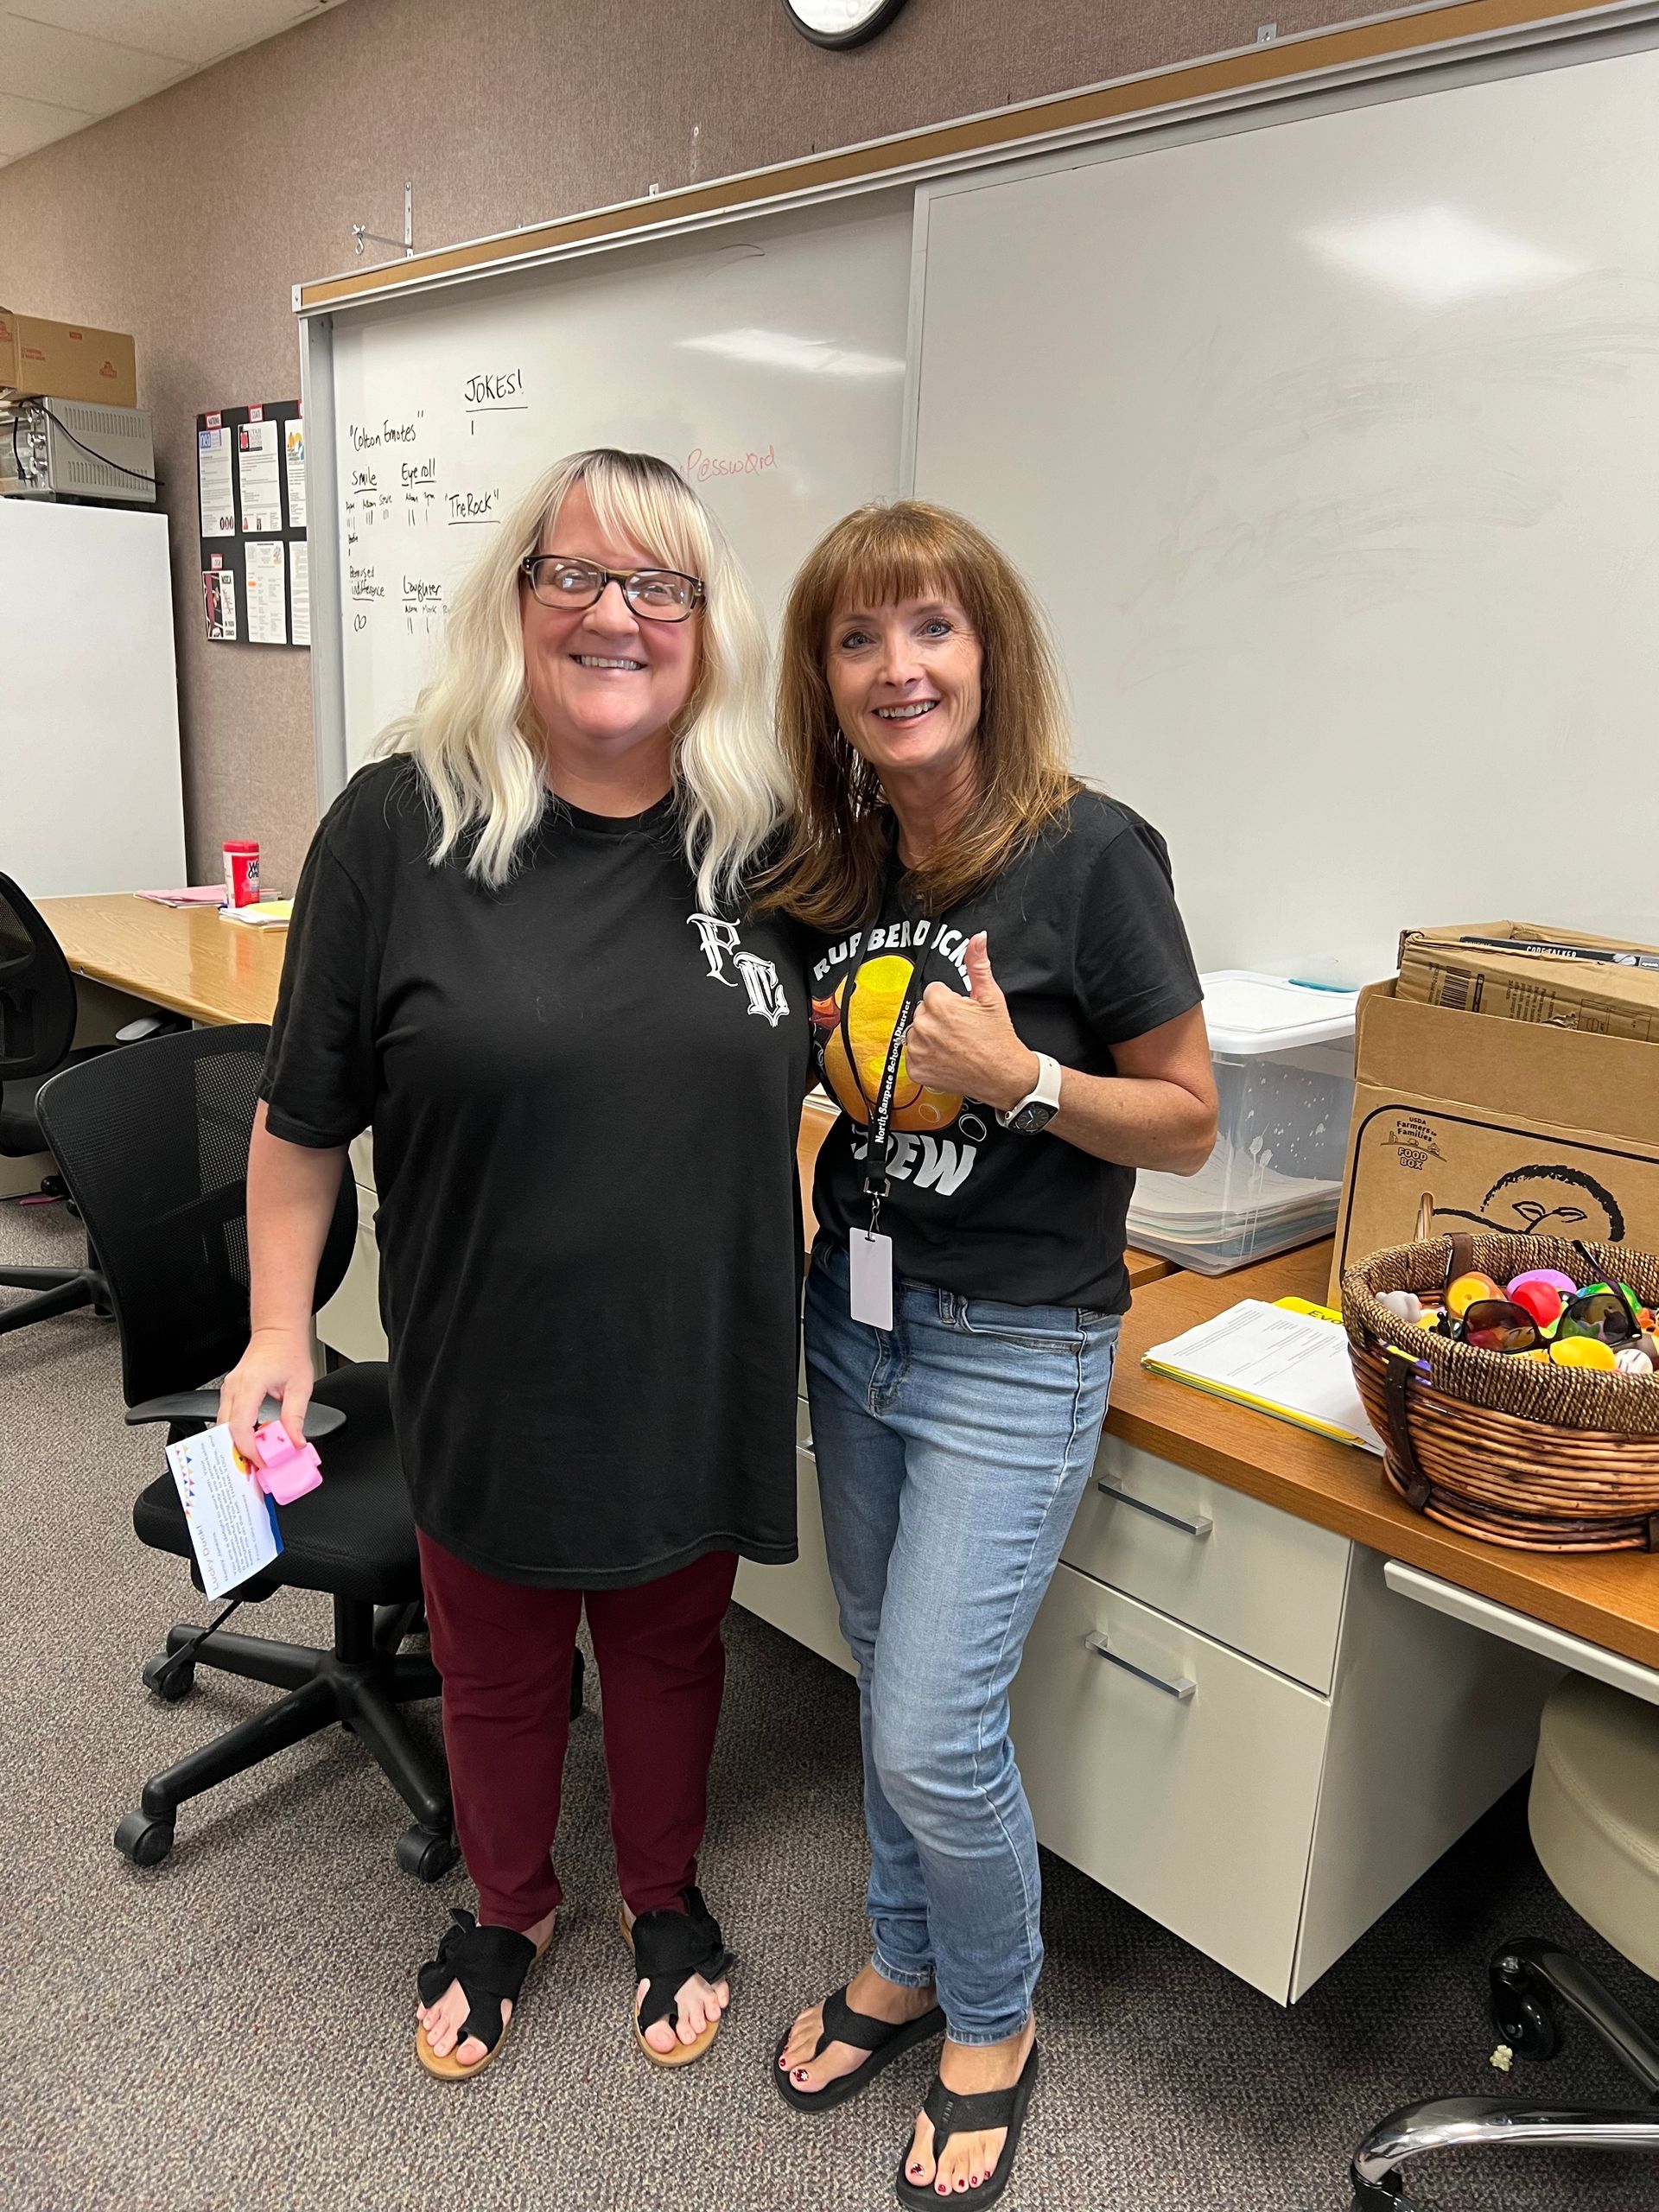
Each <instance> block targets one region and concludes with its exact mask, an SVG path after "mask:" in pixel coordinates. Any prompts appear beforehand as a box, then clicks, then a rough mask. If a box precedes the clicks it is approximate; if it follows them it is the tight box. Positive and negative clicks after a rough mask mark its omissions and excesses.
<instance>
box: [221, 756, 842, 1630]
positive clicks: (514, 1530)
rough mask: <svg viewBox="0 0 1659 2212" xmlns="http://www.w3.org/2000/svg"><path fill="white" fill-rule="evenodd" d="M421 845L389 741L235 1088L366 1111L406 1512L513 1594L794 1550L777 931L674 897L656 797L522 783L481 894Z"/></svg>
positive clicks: (794, 945) (321, 1124)
mask: <svg viewBox="0 0 1659 2212" xmlns="http://www.w3.org/2000/svg"><path fill="white" fill-rule="evenodd" d="M430 836H431V822H430V817H429V813H428V810H427V802H426V798H425V794H424V789H423V785H422V783H421V779H420V777H419V774H418V772H417V771H416V768H415V767H414V766H413V765H412V764H411V763H410V762H409V761H406V760H391V761H385V762H383V763H380V764H378V765H377V766H373V767H370V768H367V769H365V770H364V771H363V772H361V773H360V774H359V775H358V776H357V777H355V778H354V779H353V781H352V783H351V784H350V785H348V786H347V788H346V791H344V792H343V793H342V794H341V796H340V798H339V799H338V800H336V802H335V804H334V806H333V807H332V808H331V809H330V810H329V812H328V814H327V817H326V819H325V820H324V821H323V823H322V824H321V828H320V829H319V830H318V831H317V835H316V837H315V841H314V842H313V844H312V847H311V851H310V854H309V855H308V858H307V861H306V864H305V870H304V874H303V875H302V878H301V881H300V888H299V892H298V895H297V899H296V907H295V915H294V922H293V926H292V928H291V930H290V931H289V946H288V954H287V958H286V960H285V962H284V964H283V984H282V996H281V1000H280V1002H279V1004H278V1007H277V1018H276V1023H275V1026H274V1028H273V1030H272V1033H271V1044H270V1058H269V1059H268V1061H267V1063H266V1067H265V1074H264V1085H263V1088H264V1095H265V1096H266V1098H267V1100H268V1102H269V1103H268V1108H267V1112H268V1118H269V1122H270V1128H271V1130H272V1131H273V1132H274V1134H275V1135H277V1136H279V1137H284V1138H286V1139H287V1140H288V1141H289V1142H290V1143H293V1144H302V1145H313V1146H329V1145H340V1144H344V1143H346V1141H347V1140H348V1139H350V1138H352V1137H353V1136H355V1135H357V1134H358V1132H359V1130H360V1129H363V1128H367V1127H369V1126H370V1125H371V1124H372V1128H373V1133H374V1167H375V1182H376V1185H377V1188H378V1211H377V1214H376V1219H375V1230H376V1236H377V1238H378V1243H379V1248H380V1305H381V1313H382V1315H383V1318H384V1319H385V1325H386V1332H387V1335H388V1337H389V1338H390V1340H391V1394H392V1412H393V1416H394V1421H395V1424H396V1428H397V1445H398V1450H399V1452H400V1453H401V1455H402V1458H403V1463H404V1471H405V1472H406V1474H407V1475H408V1477H409V1480H410V1488H411V1491H412V1492H413V1497H414V1505H415V1517H416V1522H418V1524H419V1526H420V1527H421V1528H422V1529H423V1530H424V1531H425V1532H426V1533H427V1534H428V1535H430V1536H432V1537H434V1538H435V1540H436V1541H437V1542H439V1543H440V1544H442V1545H443V1546H444V1547H445V1548H446V1549H448V1550H449V1551H452V1552H454V1553H455V1554H458V1555H459V1556H460V1557H461V1559H463V1560H466V1561H467V1564H468V1565H469V1566H472V1567H477V1568H478V1569H480V1572H482V1573H486V1574H494V1575H498V1576H500V1577H502V1578H504V1579H505V1580H508V1581H513V1582H527V1583H538V1584H545V1585H552V1586H572V1587H576V1588H604V1587H607V1586H622V1585H626V1584H629V1583H637V1582H645V1581H649V1580H653V1579H654V1578H656V1577H657V1576H658V1575H663V1574H667V1573H671V1572H672V1571H673V1570H674V1569H675V1568H677V1567H684V1566H686V1565H688V1564H689V1563H690V1561H691V1560H695V1559H696V1558H697V1557H698V1556H699V1555H700V1554H702V1553H704V1552H709V1551H715V1550H732V1551H737V1552H740V1553H741V1554H743V1555H744V1556H745V1557H746V1558H748V1559H753V1560H764V1561H785V1560H791V1559H793V1558H794V1556H795V1395H796V1358H797V1350H796V1316H797V1311H798V1293H799V1285H800V1279H801V1265H800V1259H801V1255H800V1225H799V1206H798V1194H797V1189H796V1170H795V1136H796V1130H797V1126H798V1120H799V1109H800V1103H801V1096H802V1093H803V1091H804V1088H805V1085H806V1083H807V1081H808V1080H809V1077H808V1053H809V1046H808V1020H807V997H806V992H805V988H804V986H805V951H804V944H805V941H804V938H803V937H802V935H801V934H800V933H799V932H798V931H797V930H796V929H795V928H794V926H793V925H791V924H790V923H787V922H785V921H783V920H781V919H779V918H777V917H775V916H760V917H754V918H751V917H744V918H741V920H740V921H737V922H734V921H732V920H730V919H728V918H725V917H722V916H720V915H715V914H708V913H702V912H699V911H698V902H697V898H696V886H695V883H694V881H693V880H692V877H691V875H690V872H689V870H688V869H687V867H686V864H685V859H684V855H683V851H682V849H681V844H680V837H679V831H678V828H677V823H676V822H675V819H674V815H673V808H672V804H671V802H670V801H667V800H665V801H664V802H663V804H661V805H660V806H657V807H653V808H652V810H650V811H649V812H648V813H646V814H643V815H640V816H638V817H634V818H632V819H629V820H611V819H608V818H607V817H601V816H597V815H590V814H584V813H581V812H579V811H577V810H575V809H573V808H569V807H565V806H563V805H561V804H558V803H557V802H556V801H553V800H550V801H549V804H548V806H547V808H546V810H545V812H544V814H543V818H542V822H541V825H540V827H539V829H538V830H537V834H536V836H535V837H534V839H533V840H532V842H531V847H530V849H529V850H528V851H527V853H526V854H525V855H524V861H523V863H522V865H521V867H520V868H519V871H518V874H516V875H515V876H514V878H513V879H512V881H511V882H510V883H509V884H508V885H507V887H505V889H504V890H502V891H500V892H498V893H491V892H487V891H484V890H481V889H480V888H479V887H477V886H476V885H474V884H473V883H472V882H471V881H470V880H468V879H467V876H466V874H464V872H463V870H462V868H461V867H460V866H459V865H458V864H457V863H456V862H455V861H454V859H453V858H452V859H451V860H450V861H447V862H446V863H445V864H444V866H443V867H442V868H433V867H432V866H431V864H430V863H429V861H428V859H427V857H426V855H427V851H428V849H429V842H430ZM323 1471H324V1477H325V1479H326V1478H327V1446H326V1445H325V1446H323Z"/></svg>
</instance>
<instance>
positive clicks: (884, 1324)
mask: <svg viewBox="0 0 1659 2212" xmlns="http://www.w3.org/2000/svg"><path fill="white" fill-rule="evenodd" d="M847 1257H848V1261H849V1264H850V1268H851V1272H852V1294H853V1295H852V1308H853V1319H854V1320H855V1321H862V1322H863V1323H864V1324H865V1325H866V1327H868V1328H871V1329H891V1328H892V1326H893V1239H892V1237H891V1236H881V1235H880V1233H879V1232H878V1233H877V1234H876V1235H875V1236H871V1234H870V1232H869V1230H868V1229H855V1230H854V1231H853V1233H852V1235H851V1236H849V1238H848V1240H847Z"/></svg>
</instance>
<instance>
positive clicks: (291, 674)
mask: <svg viewBox="0 0 1659 2212" xmlns="http://www.w3.org/2000/svg"><path fill="white" fill-rule="evenodd" d="M1376 12H1377V10H1376V4H1375V0H1371V3H1370V4H1360V3H1359V0H1347V4H1344V0H1027V4H1026V5H1023V6H1016V5H1014V4H1011V0H911V5H910V7H909V8H908V10H906V13H905V14H904V15H903V16H901V17H900V18H899V22H898V23H897V24H896V25H895V26H894V28H893V29H892V30H891V31H889V32H888V33H887V34H886V35H884V36H882V37H881V38H880V39H878V40H877V41H875V42H874V44H873V45H870V46H868V47H866V48H861V49H859V50H857V51H855V52H854V53H851V54H826V53H824V52H822V51H821V50H819V49H818V48H815V47H812V46H810V45H809V44H808V43H807V41H805V40H804V39H802V38H801V37H799V36H798V34H797V33H796V32H795V31H793V30H792V29H791V28H790V26H789V24H788V22H786V21H785V16H784V14H783V10H782V9H781V7H780V6H779V0H656V4H655V5H654V6H653V5H651V4H648V0H469V4H468V5H467V6H466V7H456V6H454V4H453V0H346V5H345V6H343V7H341V8H339V9H337V10H334V11H332V12H331V13H329V14H327V15H326V16H320V17H318V18H317V20H316V21H315V22H310V23H307V24H304V25H302V27H301V28H300V29H296V30H293V31H290V32H288V33H286V34H285V35H283V36H282V37H280V38H277V39H274V40H272V41H270V43H269V44H267V45H264V46H260V47H256V48H253V49H252V50H251V52H249V53H246V54H238V55H237V56H235V57H234V58H233V59H232V60H229V61H226V62H224V63H222V64H221V65H220V66H219V67H218V68H216V69H213V70H211V71H209V72H208V73H207V74H205V75H203V76H200V77H194V78H191V79H188V80H187V81H186V82H185V83H183V84H181V85H179V86H175V88H173V89H172V90H170V91H168V92H162V93H161V94H159V95H158V96H157V97H156V99H150V100H146V101H145V102H144V103H143V105H141V106H138V107H136V108H130V109H128V110H127V111H125V112H124V113H123V114H120V115H117V116H113V117H111V118H110V119H109V120H108V121H106V122H104V123H101V124H97V125H95V126H94V127H93V128H92V129H91V130H85V131H82V132H80V133H79V135H78V136H77V137H73V138H67V139H64V140H61V141H60V142H59V143H57V144H55V145H53V146H49V147H48V148H46V149H44V150H43V151H42V152H41V153H39V154H35V155H33V156H29V158H28V159H27V160H24V161H21V162H13V163H12V164H10V166H9V167H7V168H0V242H3V244H0V299H3V300H4V302H5V303H6V304H7V305H8V306H10V307H12V308H16V309H18V310H20V311H22V312H23V313H26V314H35V315H55V316H62V317H64V318H66V319H73V320H76V321H86V322H92V323H97V324H101V325H103V326H104V327H110V328H114V329H118V330H126V331H130V332H131V333H132V334H134V336H135V337H136V338H137V345H138V378H139V394H138V396H139V401H140V404H142V405H143V406H145V407H147V408H149V410H150V411H151V412H152V414H153V415H154V416H155V418H156V456H157V461H158V465H159V469H160V473H161V474H162V478H163V480H164V489H163V494H162V496H163V499H164V502H165V505H166V506H167V509H168V513H169V515H170V516H171V518H172V525H173V542H174V568H175V602H176V607H177V615H176V621H177V627H178V645H179V670H180V680H181V690H182V715H183V724H184V759H185V794H186V802H185V803H186V816H187V826H188V835H189V842H190V853H191V860H192V874H193V876H194V878H195V879H197V880H201V879H203V878H207V879H210V880H211V878H213V876H215V875H216V874H217V873H218V848H219V842H220V840H221V839H222V838H224V837H226V836H257V838H258V839H259V841H260V843H261V846H262V848H263V851H264V873H265V877H266V880H267V882H268V883H270V884H271V885H273V886H277V887H281V888H283V889H287V888H289V887H291V885H292V883H293V880H294V876H295V874H296V870H297V868H298V866H299V862H300V859H301V856H302V854H303V852H304V849H305V845H306V842H307V840H308V837H309V836H310V833H311V829H312V826H313V823H314V821H315V804H314V800H313V783H312V769H311V715H310V690H309V671H308V656H307V655H306V654H305V653H304V652H297V651H290V650H289V649H287V648H283V647H275V646H267V647H261V648H255V647H251V646H238V647H230V646H225V645H208V644H207V641H206V639H204V637H203V635H202V622H201V618H200V607H199V582H198V577H197V574H196V569H197V542H196V524H195V505H194V489H195V475H194V438H193V433H194V418H195V416H196V414H197V413H198V411H199V410H203V409H206V408H211V407H219V406H236V405H241V404H246V403H248V402H250V401H254V400H269V399H283V398H292V397H296V396H297V393H298V390H299V372H298V365H297V363H298V356H297V351H296V340H295V328H294V320H293V316H292V314H291V312H290V308H289V299H290V288H291V286H292V285H293V284H294V283H296V281H299V280H301V279H305V278H311V277H321V276H325V275H327V274H330V273H332V272H333V271H334V270H340V269H343V268H345V267H346V266H348V265H350V264H351V261H352V252H351V237H350V230H349V226H350V224H351V223H352V222H353V221H354V220H355V221H360V222H361V221H365V222H367V223H368V224H369V225H370V226H371V228H372V229H375V230H378V231H383V232H388V233H389V234H391V235H393V236H397V235H399V234H400V233H401V232H402V228H403V183H404V178H405V177H412V178H413V179H414V181H415V225H416V228H415V236H416V245H419V246H421V247H423V248H424V247H429V246H434V245H447V244H449V243H451V242H453V241H454V240H456V239H461V238H476V237H480V236H481V235H483V234H485V233H487V232H494V231H501V230H507V229H511V228H512V227H513V226H515V225H518V224H521V223H525V222H529V221H532V220H538V219H545V218H548V217H550V216H555V215H560V214H564V213H569V212H571V211H573V210H575V209H579V208H582V207H596V206H603V205H605V204H607V202H611V201H615V200H626V199H631V198H633V197H635V196H636V195H639V194H642V193H644V192H645V191H646V190H647V189H648V188H649V187H650V186H652V184H661V185H662V186H664V188H668V187H671V186H673V185H677V184H682V183H684V182H686V181H689V180H690V179H691V178H692V177H694V176H696V177H702V178H708V177H713V176H719V175H727V174H729V173H731V172H733V171H734V170H739V169H747V168H760V167H761V166H763V165H764V164H766V163H767V162H778V161H784V160H787V159H788V158H790V157H791V156H796V155H799V154H804V153H808V152H811V151H814V150H817V149H820V148H823V147H826V146H836V145H844V144H847V143H851V142H854V141H856V140H859V139H865V138H874V137H882V136H885V135H886V134H887V133H889V132H892V131H896V130H907V129H910V128H912V127H914V126H916V125H918V124H925V123H933V122H938V121H940V120H942V119H944V118H948V117H950V116H954V115H963V114H971V113H973V112H975V111H978V110H982V109H985V108H991V107H997V106H1001V105H1004V104H1005V103H1007V102H1009V101H1013V100H1021V99H1033V98H1037V97H1039V96H1040V95H1042V94H1044V93H1047V92H1058V91H1062V90H1065V89H1067V88H1069V87H1071V86H1079V85H1087V84H1092V83H1096V82H1098V81H1099V80H1101V79H1105V78H1110V77H1117V76H1122V75H1125V74H1128V73H1131V72H1133V71H1136V70H1142V69H1149V68H1153V67H1157V66H1158V65H1160V64H1161V63H1167V62H1171V61H1176V60H1187V59H1191V58H1192V57H1193V56H1195V55H1199V54H1211V53H1216V52H1219V51H1221V50H1222V49H1224V48H1229V47H1236V46H1243V45H1249V44H1250V43H1252V42H1253V41H1254V39H1255V30H1256V26H1257V24H1258V22H1262V21H1264V20H1267V19H1268V18H1272V19H1274V20H1276V22H1277V23H1278V25H1279V29H1280V32H1281V35H1290V34H1292V33H1294V32H1297V31H1302V30H1307V29H1314V28H1316V27H1318V26H1319V25H1320V24H1322V23H1327V22H1341V21H1345V20H1349V19H1351V18H1352V17H1355V16H1363V15H1368V14H1375V13H1376Z"/></svg>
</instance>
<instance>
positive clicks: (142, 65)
mask: <svg viewBox="0 0 1659 2212" xmlns="http://www.w3.org/2000/svg"><path fill="white" fill-rule="evenodd" d="M188 67H189V65H188V63H187V62H183V61H172V60H163V59H162V57H161V56H160V55H159V54H141V53H139V52H138V51H137V48H133V47H130V46H112V45H111V44H110V42H109V41H107V40H105V39H99V38H86V37H83V36H82V35H80V33H79V32H78V31H66V30H60V29H58V28H57V26H56V25H55V24H52V23H33V22H29V21H28V20H27V19H26V18H25V17H22V16H16V15H12V14H3V15H0V84H3V85H4V86H5V87H6V89H7V90H8V91H9V92H20V93H22V95H23V96H24V98H25V99H36V100H48V101H50V102H51V103H52V104H53V105H54V106H58V107H73V108H79V109H81V110H83V111H85V112H86V113H87V114H89V115H108V114H109V113H110V112H111V110H112V109H115V108H118V107H130V106H131V105H132V104H133V102H134V101H135V100H143V99H149V96H150V94H151V93H152V92H160V91H161V89H162V86H164V85H170V84H172V83H173V82H174V80H175V79H176V78H179V77H182V76H185V75H187V74H188Z"/></svg>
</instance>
